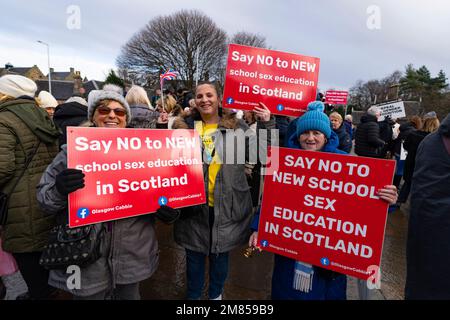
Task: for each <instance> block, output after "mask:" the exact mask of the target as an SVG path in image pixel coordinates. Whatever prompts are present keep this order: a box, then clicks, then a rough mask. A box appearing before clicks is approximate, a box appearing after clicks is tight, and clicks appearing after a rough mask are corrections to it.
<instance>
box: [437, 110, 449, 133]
mask: <svg viewBox="0 0 450 320" xmlns="http://www.w3.org/2000/svg"><path fill="white" fill-rule="evenodd" d="M438 130H439V133H440V134H442V135H444V136H446V137H450V113H449V114H448V115H447V116H446V117H445V119H444V120H442V123H441V126H440V127H439V129H438Z"/></svg>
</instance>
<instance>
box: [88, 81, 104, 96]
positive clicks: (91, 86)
mask: <svg viewBox="0 0 450 320" xmlns="http://www.w3.org/2000/svg"><path fill="white" fill-rule="evenodd" d="M103 84H104V82H102V81H97V80H89V81H88V82H84V83H83V88H84V90H86V92H85V95H86V97H87V96H88V94H89V92H91V91H92V90H101V89H102V88H103Z"/></svg>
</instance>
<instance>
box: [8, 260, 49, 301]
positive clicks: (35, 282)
mask: <svg viewBox="0 0 450 320" xmlns="http://www.w3.org/2000/svg"><path fill="white" fill-rule="evenodd" d="M13 256H14V259H16V262H17V266H18V267H19V270H20V273H21V274H22V276H23V279H24V280H25V283H26V284H27V286H28V292H29V293H30V296H31V299H36V300H42V299H48V298H49V297H50V294H51V293H52V291H53V289H52V287H50V286H49V285H48V274H49V272H48V270H46V269H44V268H43V267H41V266H40V265H39V258H40V257H41V252H29V253H13Z"/></svg>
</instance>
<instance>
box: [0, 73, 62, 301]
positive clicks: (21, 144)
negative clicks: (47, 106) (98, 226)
mask: <svg viewBox="0 0 450 320" xmlns="http://www.w3.org/2000/svg"><path fill="white" fill-rule="evenodd" d="M36 90H37V86H36V84H35V83H34V82H33V81H32V80H30V79H28V78H26V77H23V76H19V75H5V76H3V77H1V78H0V136H1V143H0V191H1V192H3V193H5V194H9V195H10V198H9V203H8V218H7V221H6V224H5V225H4V227H3V231H2V235H1V236H2V245H3V249H4V250H5V251H7V252H10V253H12V254H13V256H14V258H15V260H16V262H17V265H18V266H19V270H20V272H21V273H22V276H23V278H24V280H25V282H26V284H27V286H28V290H29V294H30V297H31V299H48V298H50V297H51V295H52V294H53V290H52V288H51V287H50V286H48V284H47V281H48V271H47V270H45V269H44V268H42V267H41V266H40V265H39V258H40V255H41V253H42V251H43V250H44V247H45V245H46V244H47V242H48V236H49V232H50V229H51V228H52V227H53V226H54V224H55V221H54V217H52V216H49V215H47V213H46V212H44V211H42V210H41V209H40V208H39V205H38V202H37V199H36V190H35V186H36V185H37V184H38V182H39V179H40V177H41V175H42V173H43V172H44V170H45V168H46V167H47V165H48V164H49V163H50V162H51V161H52V160H53V158H54V157H55V155H56V154H57V152H58V145H57V140H58V136H59V132H58V130H57V129H56V127H55V125H54V124H53V122H52V121H51V120H50V118H49V117H48V114H47V112H46V111H45V110H44V109H42V108H39V107H38V105H37V103H36V101H35V99H34V96H35V93H36Z"/></svg>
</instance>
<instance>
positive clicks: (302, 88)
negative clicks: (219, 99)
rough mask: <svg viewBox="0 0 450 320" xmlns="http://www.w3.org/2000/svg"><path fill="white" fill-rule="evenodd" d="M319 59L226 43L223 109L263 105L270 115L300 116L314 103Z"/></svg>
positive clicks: (245, 108) (249, 108)
mask: <svg viewBox="0 0 450 320" xmlns="http://www.w3.org/2000/svg"><path fill="white" fill-rule="evenodd" d="M319 62H320V61H319V58H314V57H308V56H302V55H299V54H293V53H287V52H281V51H274V50H267V49H261V48H254V47H248V46H241V45H237V44H230V45H229V48H228V61H227V71H226V76H225V88H224V95H223V99H224V101H223V106H224V107H225V108H232V109H242V110H253V109H254V107H255V106H258V102H263V103H265V104H266V106H267V107H268V108H269V109H270V111H271V112H272V113H273V114H280V115H285V116H295V117H297V116H300V115H301V114H302V113H303V112H304V110H306V106H307V105H308V103H309V102H310V101H314V100H316V90H317V81H318V78H319Z"/></svg>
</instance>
